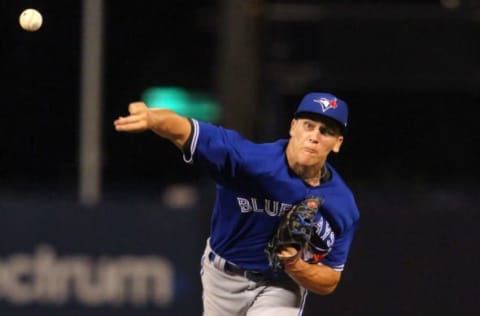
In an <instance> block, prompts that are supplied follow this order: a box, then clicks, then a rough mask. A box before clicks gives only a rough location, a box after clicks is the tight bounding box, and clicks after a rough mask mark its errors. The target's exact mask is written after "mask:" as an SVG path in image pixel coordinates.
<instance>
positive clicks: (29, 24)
mask: <svg viewBox="0 0 480 316" xmlns="http://www.w3.org/2000/svg"><path fill="white" fill-rule="evenodd" d="M19 22H20V26H21V27H22V29H24V30H25V31H29V32H35V31H37V30H38V29H40V27H41V26H42V23H43V17H42V15H41V14H40V12H38V11H37V10H35V9H26V10H24V11H23V12H22V13H21V14H20V18H19Z"/></svg>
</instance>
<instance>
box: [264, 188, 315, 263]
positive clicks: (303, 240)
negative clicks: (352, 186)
mask: <svg viewBox="0 0 480 316" xmlns="http://www.w3.org/2000/svg"><path fill="white" fill-rule="evenodd" d="M321 205H322V201H321V200H320V199H319V198H318V197H309V198H307V199H305V200H303V201H301V202H300V203H298V204H296V205H294V206H293V207H292V208H291V209H290V210H289V211H288V212H287V213H286V214H285V215H284V217H283V218H282V220H281V221H280V223H279V225H278V228H277V230H276V231H275V233H274V234H273V236H272V238H271V240H270V242H269V243H268V244H267V246H266V247H265V253H266V254H267V257H268V261H269V264H270V268H272V269H273V270H274V271H280V270H282V269H283V268H284V266H283V262H284V261H288V260H291V259H293V258H295V257H296V256H297V255H298V254H299V253H300V252H301V251H302V250H303V249H304V248H305V246H306V245H307V244H308V242H309V241H310V238H311V236H312V233H313V231H314V228H315V222H314V219H315V215H316V214H317V212H318V209H319V208H320V206H321ZM286 248H294V249H295V250H296V252H295V253H290V254H289V255H285V253H286V252H285V251H284V250H285V249H286ZM282 251H283V252H282ZM280 253H282V254H280Z"/></svg>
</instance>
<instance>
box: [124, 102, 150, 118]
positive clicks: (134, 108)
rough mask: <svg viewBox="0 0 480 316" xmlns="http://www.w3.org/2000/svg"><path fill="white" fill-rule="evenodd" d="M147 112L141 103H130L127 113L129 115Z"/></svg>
mask: <svg viewBox="0 0 480 316" xmlns="http://www.w3.org/2000/svg"><path fill="white" fill-rule="evenodd" d="M147 110H148V108H147V106H146V105H145V103H143V102H132V103H130V104H129V105H128V112H129V113H130V114H134V115H135V114H141V113H145V112H146V111H147Z"/></svg>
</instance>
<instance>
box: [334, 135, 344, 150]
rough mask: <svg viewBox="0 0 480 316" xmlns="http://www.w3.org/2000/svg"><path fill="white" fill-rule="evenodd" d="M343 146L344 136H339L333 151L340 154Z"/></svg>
mask: <svg viewBox="0 0 480 316" xmlns="http://www.w3.org/2000/svg"><path fill="white" fill-rule="evenodd" d="M342 144H343V136H338V138H337V142H336V143H335V145H333V148H332V151H333V152H334V153H338V152H340V148H341V147H342Z"/></svg>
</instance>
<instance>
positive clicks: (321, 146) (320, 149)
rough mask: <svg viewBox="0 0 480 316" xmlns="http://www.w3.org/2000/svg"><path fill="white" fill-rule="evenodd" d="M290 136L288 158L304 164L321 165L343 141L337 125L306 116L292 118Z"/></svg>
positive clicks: (338, 149)
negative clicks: (289, 154)
mask: <svg viewBox="0 0 480 316" xmlns="http://www.w3.org/2000/svg"><path fill="white" fill-rule="evenodd" d="M290 136H291V138H290V143H289V146H290V147H291V149H292V150H291V151H290V153H291V156H293V157H290V159H293V160H294V161H295V162H296V163H298V164H301V165H304V166H314V165H323V164H324V162H325V160H326V159H327V156H328V154H329V153H330V152H332V151H333V152H339V151H340V147H341V145H342V142H343V136H342V135H341V134H340V129H339V127H338V126H336V125H335V124H331V123H329V122H323V121H317V120H311V119H308V118H299V119H294V120H292V123H291V126H290Z"/></svg>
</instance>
